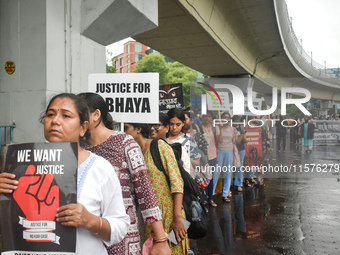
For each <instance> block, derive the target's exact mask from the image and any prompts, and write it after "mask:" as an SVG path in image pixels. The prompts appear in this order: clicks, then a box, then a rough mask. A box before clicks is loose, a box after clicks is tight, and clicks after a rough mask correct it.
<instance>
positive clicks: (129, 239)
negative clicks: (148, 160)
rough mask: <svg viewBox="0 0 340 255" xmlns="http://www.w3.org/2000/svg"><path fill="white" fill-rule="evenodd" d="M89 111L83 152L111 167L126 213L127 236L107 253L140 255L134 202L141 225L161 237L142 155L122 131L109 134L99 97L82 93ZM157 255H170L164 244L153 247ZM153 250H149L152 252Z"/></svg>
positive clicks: (134, 142)
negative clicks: (94, 156) (88, 132)
mask: <svg viewBox="0 0 340 255" xmlns="http://www.w3.org/2000/svg"><path fill="white" fill-rule="evenodd" d="M80 96H82V97H84V98H85V100H86V101H87V103H88V106H89V108H90V131H91V136H90V137H88V138H87V143H88V144H90V145H88V146H87V149H88V150H89V151H91V152H93V153H95V154H97V155H99V156H102V157H103V158H105V159H107V160H108V161H109V162H110V163H111V164H112V165H113V166H115V169H116V173H117V176H118V179H119V181H120V184H121V186H122V194H123V199H124V205H125V208H126V213H127V214H128V215H129V216H130V220H131V223H130V226H129V229H128V233H127V235H126V236H125V238H124V239H123V241H121V242H120V243H118V244H115V245H112V246H110V247H107V250H108V253H109V254H124V255H125V254H129V255H130V254H133V255H134V254H136V255H138V254H141V246H140V241H141V240H140V236H141V234H140V233H139V224H138V217H137V211H136V204H135V201H136V200H137V201H138V204H139V208H140V210H141V214H142V217H143V220H144V222H145V223H147V224H150V225H152V227H153V229H154V232H157V233H156V238H158V239H160V238H162V237H164V235H165V234H164V229H163V227H162V222H161V220H162V212H161V210H160V207H159V203H158V200H157V197H156V195H155V192H154V190H153V188H152V185H151V183H150V179H149V178H148V173H147V170H146V165H145V161H144V157H143V154H142V152H141V150H140V147H139V146H138V144H137V143H136V141H135V140H134V139H133V138H132V137H131V136H130V135H127V134H125V133H123V132H117V131H112V130H111V129H109V128H110V126H108V123H110V121H109V120H108V119H107V116H108V115H107V114H108V112H107V108H106V104H105V101H104V100H103V98H102V97H101V96H99V95H97V94H94V93H82V94H80ZM154 249H155V250H156V249H157V250H156V251H157V252H159V253H158V254H170V249H169V247H168V245H166V243H159V244H157V245H155V246H154ZM155 250H153V251H155Z"/></svg>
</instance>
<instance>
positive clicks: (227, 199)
mask: <svg viewBox="0 0 340 255" xmlns="http://www.w3.org/2000/svg"><path fill="white" fill-rule="evenodd" d="M222 200H223V202H226V203H230V199H229V198H227V197H222Z"/></svg>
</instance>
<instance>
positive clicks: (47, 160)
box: [0, 143, 78, 255]
mask: <svg viewBox="0 0 340 255" xmlns="http://www.w3.org/2000/svg"><path fill="white" fill-rule="evenodd" d="M77 167H78V147H77V143H26V144H18V145H10V146H9V147H8V151H7V155H6V165H5V172H9V173H14V174H15V175H16V178H15V179H16V180H18V181H19V184H18V188H17V189H16V190H15V191H14V192H13V193H12V194H2V195H1V200H0V205H1V231H2V254H5V255H8V254H37V252H43V253H39V254H54V255H59V254H60V255H61V254H66V253H67V254H72V253H75V247H76V229H75V228H73V227H64V226H62V225H61V224H60V223H58V222H56V220H55V216H56V214H57V208H59V207H60V206H62V205H66V204H69V203H76V202H77Z"/></svg>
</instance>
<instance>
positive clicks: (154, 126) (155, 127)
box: [149, 124, 164, 129]
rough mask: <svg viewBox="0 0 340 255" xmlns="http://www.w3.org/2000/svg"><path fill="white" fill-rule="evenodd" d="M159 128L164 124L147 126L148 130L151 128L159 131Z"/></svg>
mask: <svg viewBox="0 0 340 255" xmlns="http://www.w3.org/2000/svg"><path fill="white" fill-rule="evenodd" d="M161 126H164V124H149V128H150V129H151V128H152V127H153V128H154V129H159V128H160V127H161Z"/></svg>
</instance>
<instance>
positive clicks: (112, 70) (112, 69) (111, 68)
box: [106, 50, 117, 73]
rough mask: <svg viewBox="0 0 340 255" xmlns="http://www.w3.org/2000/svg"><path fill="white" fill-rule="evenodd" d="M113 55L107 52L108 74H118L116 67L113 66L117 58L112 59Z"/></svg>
mask: <svg viewBox="0 0 340 255" xmlns="http://www.w3.org/2000/svg"><path fill="white" fill-rule="evenodd" d="M112 55H113V53H112V52H111V51H109V50H106V73H117V70H116V67H115V66H113V65H112V64H113V60H114V59H115V58H117V57H112Z"/></svg>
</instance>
